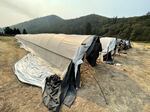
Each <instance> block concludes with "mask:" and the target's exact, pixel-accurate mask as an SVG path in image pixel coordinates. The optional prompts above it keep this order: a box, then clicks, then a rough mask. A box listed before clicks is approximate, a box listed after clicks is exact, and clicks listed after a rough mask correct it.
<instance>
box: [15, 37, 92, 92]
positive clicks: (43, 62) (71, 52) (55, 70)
mask: <svg viewBox="0 0 150 112" xmlns="http://www.w3.org/2000/svg"><path fill="white" fill-rule="evenodd" d="M94 37H95V36H92V35H84V36H83V35H65V34H34V35H17V36H16V38H17V39H18V41H19V42H21V43H22V47H23V48H24V49H26V50H28V51H30V52H31V54H28V55H27V56H25V57H24V58H22V59H21V60H20V61H18V62H17V63H16V64H15V74H16V75H17V77H18V79H19V80H20V81H22V82H25V83H29V84H33V85H36V86H39V87H42V89H44V86H45V82H44V81H45V78H46V77H47V76H50V75H53V74H57V75H59V76H60V77H61V79H63V78H64V76H65V74H66V72H67V69H68V66H69V64H70V63H71V61H73V63H74V64H75V75H76V73H77V70H78V65H79V64H81V63H82V62H83V61H82V58H83V56H84V54H85V52H86V51H87V49H88V48H89V47H90V45H91V43H92V41H93V39H94Z"/></svg>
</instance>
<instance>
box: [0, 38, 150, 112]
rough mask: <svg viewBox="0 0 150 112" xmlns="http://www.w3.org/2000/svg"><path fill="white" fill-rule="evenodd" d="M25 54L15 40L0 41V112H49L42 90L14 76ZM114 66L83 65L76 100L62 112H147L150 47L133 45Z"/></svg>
mask: <svg viewBox="0 0 150 112" xmlns="http://www.w3.org/2000/svg"><path fill="white" fill-rule="evenodd" d="M26 53H27V52H26V51H25V50H23V49H20V48H19V45H18V44H17V42H16V40H15V39H13V38H10V37H0V112H48V110H47V108H46V107H45V106H44V105H43V103H42V93H41V89H40V88H38V87H35V86H31V85H27V84H23V83H21V82H20V81H19V80H18V79H17V77H16V76H15V74H14V72H13V66H14V63H15V62H17V60H19V59H21V58H22V57H23V56H24V55H25V54H26ZM115 62H116V63H119V64H121V65H116V66H115V65H106V64H104V63H101V62H99V60H98V65H97V66H96V67H94V68H92V67H91V66H89V65H88V64H87V63H84V64H83V65H82V67H81V76H82V77H81V80H82V87H81V88H80V89H79V90H78V93H77V98H76V100H75V102H74V104H73V105H72V106H71V108H68V107H66V106H65V105H63V106H62V109H61V111H62V112H150V43H133V48H132V49H130V50H128V51H127V54H121V55H120V56H116V57H115ZM95 79H96V80H95ZM96 81H97V82H96ZM99 85H100V87H101V90H102V91H103V93H104V96H105V98H106V101H107V103H108V104H106V101H105V99H104V96H103V94H102V91H101V90H100V87H99Z"/></svg>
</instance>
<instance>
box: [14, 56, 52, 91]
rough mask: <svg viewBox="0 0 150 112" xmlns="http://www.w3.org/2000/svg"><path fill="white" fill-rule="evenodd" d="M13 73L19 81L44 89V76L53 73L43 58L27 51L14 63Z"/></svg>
mask: <svg viewBox="0 0 150 112" xmlns="http://www.w3.org/2000/svg"><path fill="white" fill-rule="evenodd" d="M15 74H16V75H17V77H18V79H19V80H20V81H22V82H25V83H28V84H32V85H35V86H38V87H41V88H42V90H44V85H45V78H46V77H48V76H51V75H54V74H55V73H54V71H52V70H51V68H50V67H49V66H48V64H47V63H46V62H45V61H44V60H42V59H41V58H39V57H37V56H35V55H33V54H31V53H29V54H27V55H26V56H24V57H23V58H22V59H21V60H19V61H18V62H17V63H16V64H15Z"/></svg>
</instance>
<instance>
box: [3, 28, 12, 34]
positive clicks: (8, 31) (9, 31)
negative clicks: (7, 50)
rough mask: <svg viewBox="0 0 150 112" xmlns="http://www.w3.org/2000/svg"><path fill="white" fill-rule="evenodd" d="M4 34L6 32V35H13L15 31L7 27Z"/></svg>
mask: <svg viewBox="0 0 150 112" xmlns="http://www.w3.org/2000/svg"><path fill="white" fill-rule="evenodd" d="M4 32H5V34H9V35H12V34H13V30H12V29H11V28H9V27H6V28H5V29H4Z"/></svg>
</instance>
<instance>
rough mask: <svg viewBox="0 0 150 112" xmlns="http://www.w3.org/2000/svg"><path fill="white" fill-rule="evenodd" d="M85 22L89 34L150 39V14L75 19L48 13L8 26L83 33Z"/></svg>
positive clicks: (53, 31)
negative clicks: (89, 25)
mask: <svg viewBox="0 0 150 112" xmlns="http://www.w3.org/2000/svg"><path fill="white" fill-rule="evenodd" d="M87 23H90V24H91V27H92V28H91V30H92V31H91V34H97V35H101V36H116V37H119V38H129V37H130V38H131V39H132V40H144V41H150V15H144V16H139V17H129V18H117V17H114V18H108V17H104V16H100V15H96V14H90V15H87V16H82V17H79V18H75V19H62V18H60V17H59V16H56V15H49V16H45V17H40V18H36V19H33V20H30V21H26V22H23V23H19V24H16V25H13V26H10V27H11V28H18V29H20V31H23V29H26V31H27V32H28V33H31V34H36V33H66V34H85V29H86V25H87Z"/></svg>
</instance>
